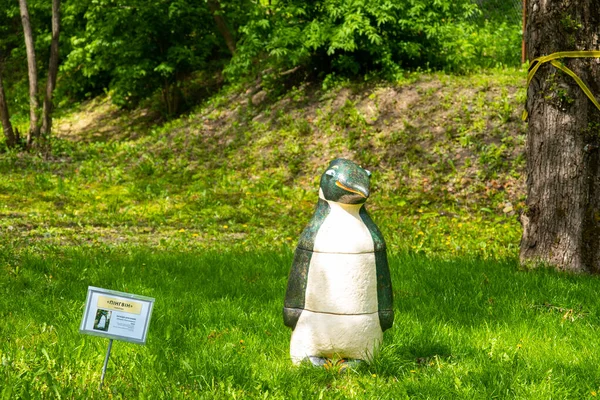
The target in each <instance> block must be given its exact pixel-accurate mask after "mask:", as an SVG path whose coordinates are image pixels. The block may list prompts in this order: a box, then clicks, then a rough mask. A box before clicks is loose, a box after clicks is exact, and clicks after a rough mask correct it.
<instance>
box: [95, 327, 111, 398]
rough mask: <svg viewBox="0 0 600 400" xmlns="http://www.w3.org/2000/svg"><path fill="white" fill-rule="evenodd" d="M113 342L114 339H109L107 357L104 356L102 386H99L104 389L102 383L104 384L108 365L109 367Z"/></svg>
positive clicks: (99, 388)
mask: <svg viewBox="0 0 600 400" xmlns="http://www.w3.org/2000/svg"><path fill="white" fill-rule="evenodd" d="M112 342H113V340H112V339H109V340H108V349H107V350H106V357H105V358H104V366H103V367H102V376H101V377H100V386H98V390H102V385H103V384H104V375H106V367H108V359H109V358H110V350H111V349H112Z"/></svg>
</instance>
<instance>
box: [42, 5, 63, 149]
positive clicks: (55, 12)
mask: <svg viewBox="0 0 600 400" xmlns="http://www.w3.org/2000/svg"><path fill="white" fill-rule="evenodd" d="M59 34H60V0H52V42H51V43H50V62H49V65H48V81H47V82H46V95H45V97H44V107H43V111H42V130H41V134H42V136H43V137H44V138H48V137H49V136H50V133H51V131H52V110H53V108H54V107H53V104H52V94H53V93H54V88H55V87H56V76H57V75H58V36H59Z"/></svg>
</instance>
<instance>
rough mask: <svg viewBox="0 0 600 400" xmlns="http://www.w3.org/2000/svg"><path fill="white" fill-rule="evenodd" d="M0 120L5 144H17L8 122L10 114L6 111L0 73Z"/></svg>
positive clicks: (9, 145)
mask: <svg viewBox="0 0 600 400" xmlns="http://www.w3.org/2000/svg"><path fill="white" fill-rule="evenodd" d="M0 122H1V123H2V130H3V131H4V136H6V145H7V146H8V148H13V147H15V146H16V145H17V138H16V136H15V133H14V131H13V127H12V124H11V123H10V114H9V113H8V104H6V96H5V95H4V86H3V84H2V75H1V74H0Z"/></svg>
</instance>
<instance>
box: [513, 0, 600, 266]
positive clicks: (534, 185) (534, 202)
mask: <svg viewBox="0 0 600 400" xmlns="http://www.w3.org/2000/svg"><path fill="white" fill-rule="evenodd" d="M528 3H529V4H528V7H527V16H528V20H527V32H526V34H527V54H528V55H529V57H530V59H534V58H537V57H540V56H545V55H548V54H551V53H554V52H558V51H569V50H598V49H599V47H600V7H599V6H598V4H597V3H598V2H597V0H578V1H573V0H530V1H528ZM563 62H564V64H565V66H567V67H568V68H570V69H571V70H573V71H574V72H575V73H576V74H577V75H579V77H580V78H581V79H583V80H584V82H586V83H587V84H588V86H589V87H590V89H591V91H592V92H593V93H595V94H596V95H598V94H600V60H597V59H586V58H579V59H565V60H563ZM527 95H528V97H527V109H528V111H529V128H528V135H527V144H526V154H527V210H526V212H525V213H524V214H523V215H522V216H521V222H522V224H523V236H522V239H521V252H520V258H521V262H522V263H523V264H530V263H538V262H543V263H546V264H550V265H553V266H555V267H557V268H559V269H565V270H570V271H576V272H594V273H600V169H599V154H598V152H599V150H598V146H599V145H600V111H598V110H597V109H596V108H595V106H594V105H593V103H592V102H591V101H590V100H589V99H588V98H587V97H586V95H585V94H584V92H583V91H582V90H581V88H579V86H578V85H577V84H576V83H575V81H574V80H573V79H572V78H571V77H569V76H568V75H566V74H564V73H562V72H561V71H560V70H558V69H556V68H555V67H554V66H552V65H550V63H546V64H544V65H542V66H541V67H540V69H539V70H538V71H537V73H536V75H535V77H534V79H533V81H532V82H531V85H530V86H529V89H528V93H527Z"/></svg>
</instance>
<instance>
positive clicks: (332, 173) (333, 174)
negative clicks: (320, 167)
mask: <svg viewBox="0 0 600 400" xmlns="http://www.w3.org/2000/svg"><path fill="white" fill-rule="evenodd" d="M325 175H329V176H335V171H334V170H332V169H328V170H327V171H325Z"/></svg>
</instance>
